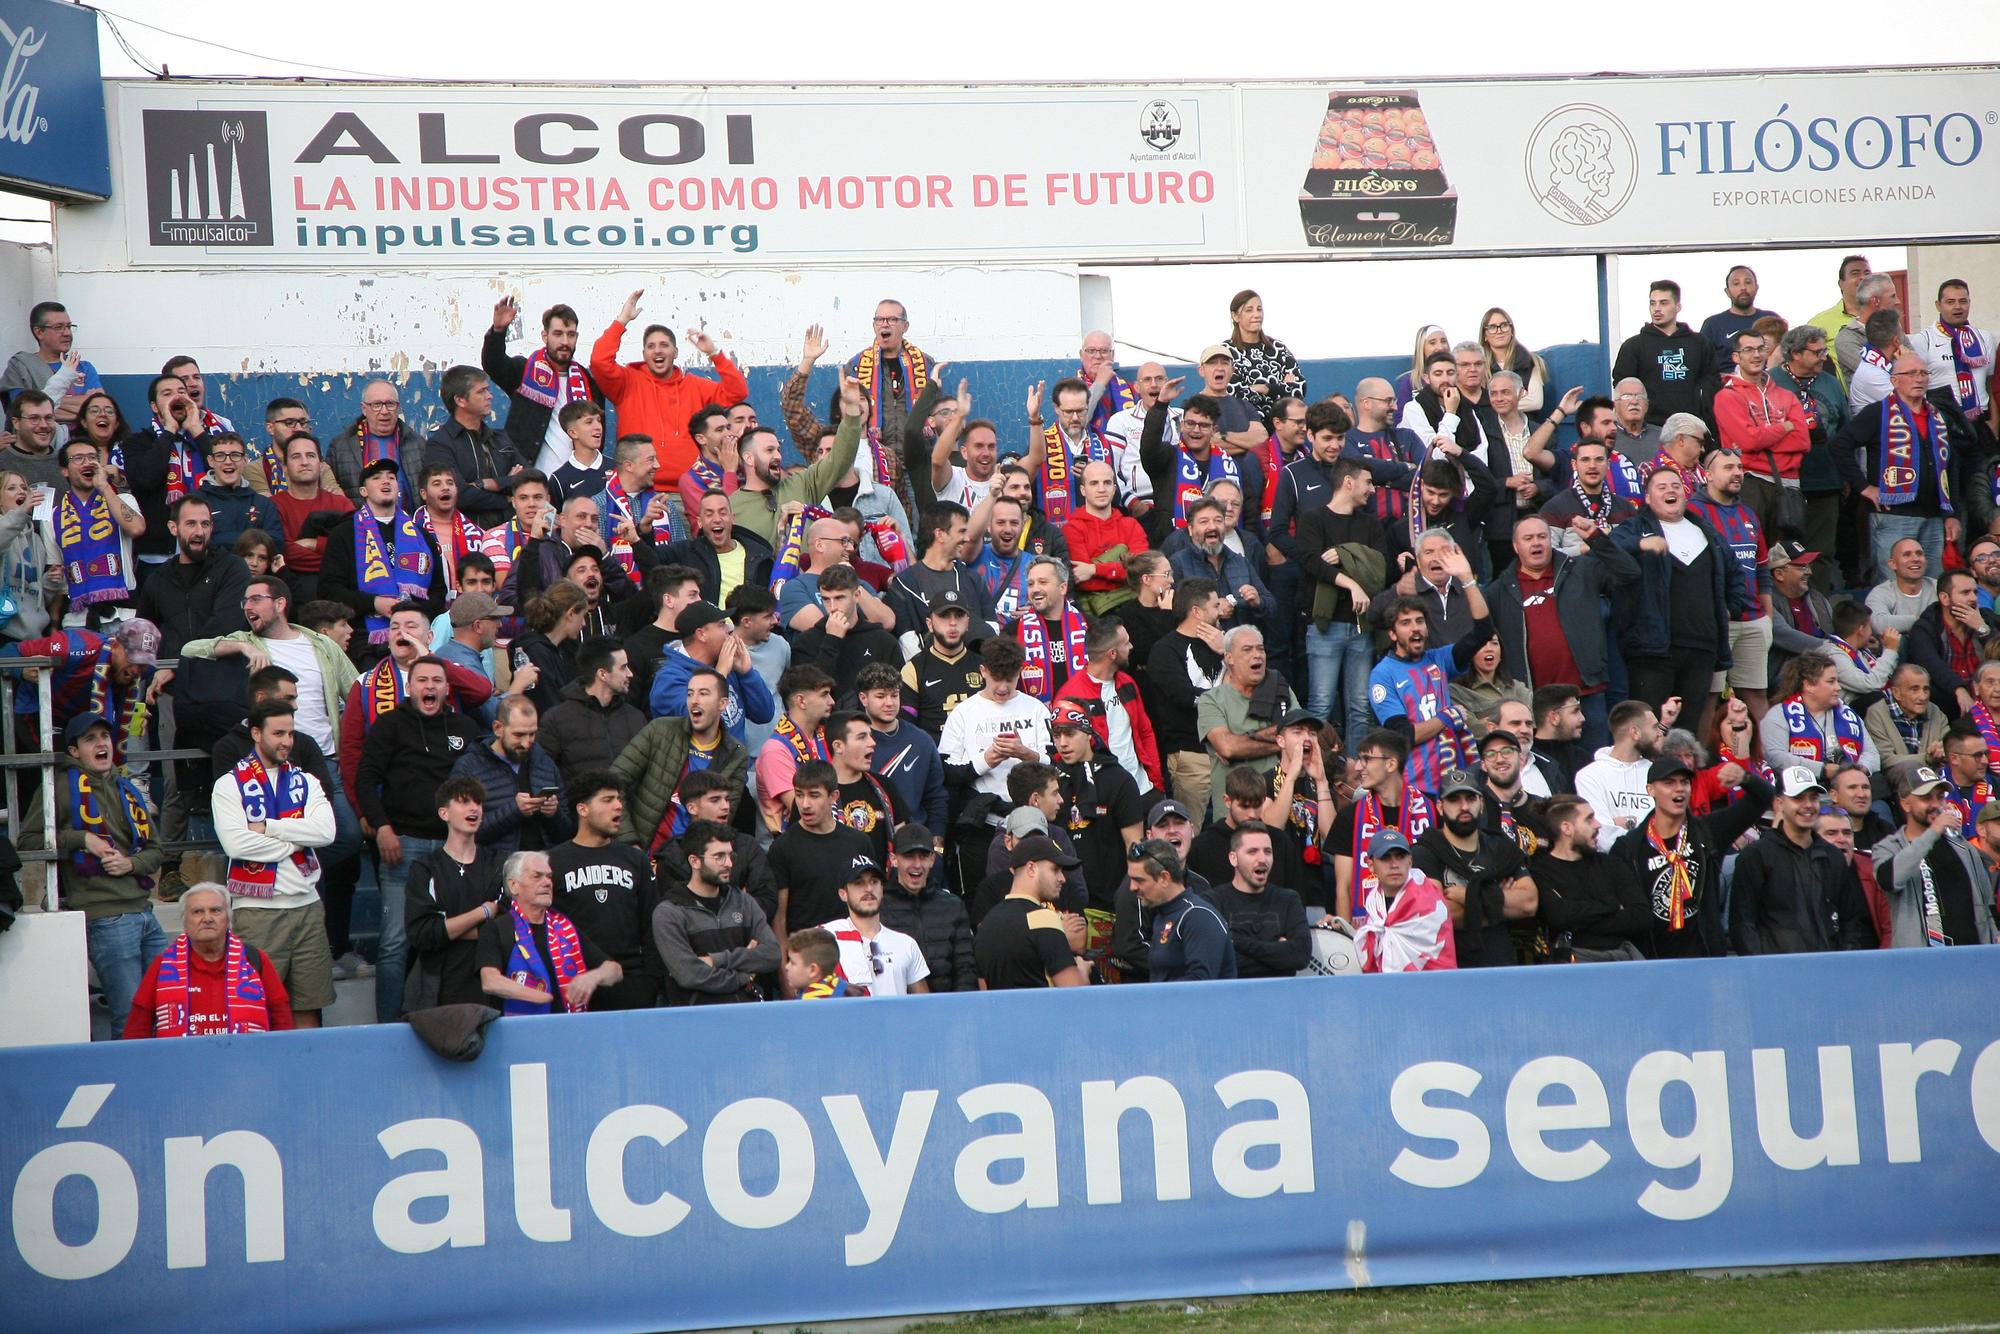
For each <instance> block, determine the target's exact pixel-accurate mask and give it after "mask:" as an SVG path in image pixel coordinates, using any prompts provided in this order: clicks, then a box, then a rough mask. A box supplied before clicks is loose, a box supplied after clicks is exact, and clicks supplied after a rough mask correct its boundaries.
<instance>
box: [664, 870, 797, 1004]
mask: <svg viewBox="0 0 2000 1334" xmlns="http://www.w3.org/2000/svg"><path fill="white" fill-rule="evenodd" d="M653 944H654V946H655V947H656V948H657V949H658V950H659V953H660V959H661V961H662V962H663V963H664V964H665V965H666V970H667V984H666V995H667V1004H669V1005H724V1004H728V1003H730V1002H732V1001H755V1000H762V999H764V995H763V992H762V990H761V989H759V988H757V987H756V986H754V985H751V984H752V983H754V981H755V979H756V978H757V977H758V976H760V975H762V974H765V973H769V972H771V971H773V970H774V969H776V967H777V965H778V962H779V960H780V958H781V957H782V954H783V951H782V950H781V949H780V947H779V945H778V938H777V936H776V934H775V933H773V931H772V930H771V924H770V922H769V921H768V920H766V919H765V917H764V913H763V910H762V909H760V908H759V907H758V906H757V905H756V904H755V903H754V902H752V901H751V899H750V896H749V895H747V894H745V893H744V892H743V891H742V890H740V889H736V888H733V887H732V888H730V889H726V890H724V891H723V892H722V893H721V894H719V895H717V896H716V897H715V898H713V899H704V898H703V897H701V895H699V894H697V893H695V892H694V891H693V890H692V889H690V888H689V887H688V886H687V883H686V882H685V881H683V882H681V883H680V884H662V886H661V889H660V904H659V906H658V907H657V908H655V909H653ZM704 956H706V957H707V958H708V959H710V960H711V961H712V962H709V963H703V962H702V958H703V957H704Z"/></svg>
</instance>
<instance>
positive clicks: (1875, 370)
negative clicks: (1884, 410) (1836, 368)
mask: <svg viewBox="0 0 2000 1334" xmlns="http://www.w3.org/2000/svg"><path fill="white" fill-rule="evenodd" d="M1895 383H1896V382H1895V381H1894V380H1891V379H1890V378H1889V372H1887V371H1885V370H1883V369H1882V368H1881V367H1880V366H1877V365H1876V364H1875V363H1874V362H1872V361H1870V360H1868V358H1866V357H1863V358H1862V359H1861V360H1860V361H1858V362H1856V363H1855V364H1854V374H1852V375H1850V376H1848V377H1847V411H1848V413H1849V414H1850V415H1852V414H1853V413H1857V412H1859V411H1861V409H1863V408H1865V407H1867V406H1868V405H1869V404H1870V403H1880V402H1881V401H1882V400H1883V399H1885V398H1887V397H1888V396H1889V395H1890V393H1891V392H1893V390H1894V389H1895Z"/></svg>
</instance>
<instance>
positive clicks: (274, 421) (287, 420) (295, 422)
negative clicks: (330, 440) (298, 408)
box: [271, 417, 312, 430]
mask: <svg viewBox="0 0 2000 1334" xmlns="http://www.w3.org/2000/svg"><path fill="white" fill-rule="evenodd" d="M271 425H273V426H289V427H291V428H292V429H293V430H298V429H299V428H300V427H304V426H311V425H312V418H311V417H273V418H271Z"/></svg>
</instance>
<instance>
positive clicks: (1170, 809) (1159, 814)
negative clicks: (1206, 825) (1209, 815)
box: [1146, 797, 1194, 829]
mask: <svg viewBox="0 0 2000 1334" xmlns="http://www.w3.org/2000/svg"><path fill="white" fill-rule="evenodd" d="M1176 816H1178V817H1179V818H1181V819H1183V820H1186V821H1187V822H1188V823H1189V824H1193V823H1194V817H1193V816H1192V815H1189V814H1188V808H1187V807H1185V806H1183V805H1181V804H1180V803H1179V802H1178V801H1175V800H1174V799H1173V798H1172V797H1166V798H1163V799H1162V800H1159V801H1156V802H1154V803H1153V809H1152V810H1150V811H1147V812H1146V827H1147V828H1148V829H1151V828H1152V827H1153V826H1154V825H1157V824H1163V823H1165V822H1166V821H1167V820H1169V819H1172V818H1174V817H1176Z"/></svg>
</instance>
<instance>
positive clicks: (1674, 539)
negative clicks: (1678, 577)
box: [1660, 519, 1708, 565]
mask: <svg viewBox="0 0 2000 1334" xmlns="http://www.w3.org/2000/svg"><path fill="white" fill-rule="evenodd" d="M1660 532H1661V533H1662V534H1663V535H1664V536H1665V537H1666V539H1667V550H1668V551H1670V552H1672V553H1673V557H1674V559H1675V560H1677V561H1679V562H1680V563H1681V564H1683V565H1692V564H1694V563H1695V562H1696V561H1698V560H1700V559H1701V553H1702V552H1704V551H1706V550H1708V538H1707V537H1706V536H1705V535H1704V534H1703V533H1702V531H1701V529H1700V528H1698V527H1696V526H1695V525H1694V523H1693V522H1692V521H1691V520H1688V519H1676V520H1674V521H1673V522H1672V523H1665V522H1663V523H1661V524H1660Z"/></svg>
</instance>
